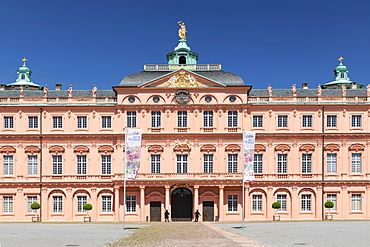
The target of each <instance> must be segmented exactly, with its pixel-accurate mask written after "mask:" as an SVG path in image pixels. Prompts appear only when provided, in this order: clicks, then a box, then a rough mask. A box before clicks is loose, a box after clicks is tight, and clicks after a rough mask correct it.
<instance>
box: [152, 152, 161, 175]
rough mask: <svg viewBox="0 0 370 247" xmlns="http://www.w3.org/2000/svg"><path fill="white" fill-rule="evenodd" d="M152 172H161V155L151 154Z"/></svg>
mask: <svg viewBox="0 0 370 247" xmlns="http://www.w3.org/2000/svg"><path fill="white" fill-rule="evenodd" d="M150 172H151V173H161V155H160V154H152V155H150Z"/></svg>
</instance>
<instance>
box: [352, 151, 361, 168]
mask: <svg viewBox="0 0 370 247" xmlns="http://www.w3.org/2000/svg"><path fill="white" fill-rule="evenodd" d="M351 163H352V173H361V154H357V153H352V160H351Z"/></svg>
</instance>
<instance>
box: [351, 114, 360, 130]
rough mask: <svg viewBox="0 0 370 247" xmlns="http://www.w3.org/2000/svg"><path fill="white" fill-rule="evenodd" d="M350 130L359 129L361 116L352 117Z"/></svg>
mask: <svg viewBox="0 0 370 247" xmlns="http://www.w3.org/2000/svg"><path fill="white" fill-rule="evenodd" d="M351 126H352V128H360V127H361V115H352V124H351Z"/></svg>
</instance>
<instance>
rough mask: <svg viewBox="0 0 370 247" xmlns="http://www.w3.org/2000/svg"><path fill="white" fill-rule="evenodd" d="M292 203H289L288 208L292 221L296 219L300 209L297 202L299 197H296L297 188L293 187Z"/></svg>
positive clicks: (299, 203)
mask: <svg viewBox="0 0 370 247" xmlns="http://www.w3.org/2000/svg"><path fill="white" fill-rule="evenodd" d="M291 199H292V201H291V203H290V208H291V211H292V216H291V217H292V220H293V219H298V214H299V211H300V208H301V206H300V205H301V202H300V201H299V197H298V188H297V186H293V188H292V198H291Z"/></svg>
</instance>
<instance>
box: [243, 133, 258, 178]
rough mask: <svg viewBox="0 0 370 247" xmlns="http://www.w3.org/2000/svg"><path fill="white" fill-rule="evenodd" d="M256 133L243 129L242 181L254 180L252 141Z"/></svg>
mask: <svg viewBox="0 0 370 247" xmlns="http://www.w3.org/2000/svg"><path fill="white" fill-rule="evenodd" d="M255 139H256V133H254V132H251V131H245V130H243V183H244V182H254V179H255V178H254V170H253V161H254V142H255Z"/></svg>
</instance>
